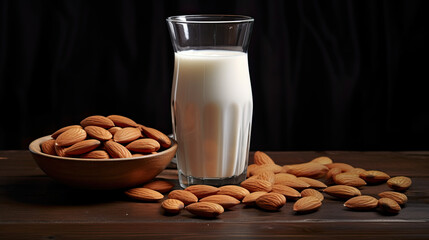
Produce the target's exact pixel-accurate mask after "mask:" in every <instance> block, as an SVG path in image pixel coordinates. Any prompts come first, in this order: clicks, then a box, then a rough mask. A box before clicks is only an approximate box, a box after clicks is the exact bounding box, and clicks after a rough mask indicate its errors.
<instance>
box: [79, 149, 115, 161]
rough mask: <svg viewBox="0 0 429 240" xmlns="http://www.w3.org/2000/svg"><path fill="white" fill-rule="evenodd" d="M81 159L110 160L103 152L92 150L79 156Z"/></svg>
mask: <svg viewBox="0 0 429 240" xmlns="http://www.w3.org/2000/svg"><path fill="white" fill-rule="evenodd" d="M80 157H81V158H91V159H108V158H110V156H109V154H108V153H107V152H106V151H104V150H94V151H91V152H88V153H85V154H83V155H80Z"/></svg>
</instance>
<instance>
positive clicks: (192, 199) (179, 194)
mask: <svg viewBox="0 0 429 240" xmlns="http://www.w3.org/2000/svg"><path fill="white" fill-rule="evenodd" d="M167 197H168V198H170V199H178V200H180V201H182V202H183V203H184V204H185V205H188V204H191V203H196V202H198V198H197V196H195V195H194V194H193V193H191V192H189V191H185V190H173V191H171V192H170V193H169V194H168V196H167Z"/></svg>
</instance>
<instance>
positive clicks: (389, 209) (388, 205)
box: [378, 198, 401, 214]
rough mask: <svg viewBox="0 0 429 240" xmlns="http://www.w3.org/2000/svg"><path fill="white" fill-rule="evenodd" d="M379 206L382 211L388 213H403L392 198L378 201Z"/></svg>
mask: <svg viewBox="0 0 429 240" xmlns="http://www.w3.org/2000/svg"><path fill="white" fill-rule="evenodd" d="M378 206H379V207H380V209H381V210H382V211H384V212H386V213H391V214H396V213H399V211H401V206H399V204H398V203H397V202H396V201H395V200H393V199H390V198H380V199H378Z"/></svg>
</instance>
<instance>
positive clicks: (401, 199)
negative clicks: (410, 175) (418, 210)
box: [378, 191, 408, 205]
mask: <svg viewBox="0 0 429 240" xmlns="http://www.w3.org/2000/svg"><path fill="white" fill-rule="evenodd" d="M378 196H379V197H382V198H390V199H392V200H395V201H396V202H397V203H398V204H399V205H404V204H405V203H407V201H408V197H407V195H405V194H403V193H400V192H393V191H385V192H381V193H379V194H378Z"/></svg>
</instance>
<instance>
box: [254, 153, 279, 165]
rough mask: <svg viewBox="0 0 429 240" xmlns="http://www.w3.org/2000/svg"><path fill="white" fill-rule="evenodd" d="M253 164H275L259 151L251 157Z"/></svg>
mask: <svg viewBox="0 0 429 240" xmlns="http://www.w3.org/2000/svg"><path fill="white" fill-rule="evenodd" d="M253 162H254V163H255V164H256V165H262V164H275V162H274V161H273V159H271V158H270V157H269V156H268V155H267V154H266V153H264V152H261V151H256V152H255V154H254V155H253Z"/></svg>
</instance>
